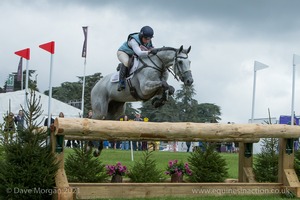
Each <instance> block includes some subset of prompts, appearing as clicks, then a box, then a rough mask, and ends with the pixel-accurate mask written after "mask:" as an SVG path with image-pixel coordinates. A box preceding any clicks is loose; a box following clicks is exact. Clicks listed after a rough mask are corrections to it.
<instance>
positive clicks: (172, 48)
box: [156, 46, 178, 51]
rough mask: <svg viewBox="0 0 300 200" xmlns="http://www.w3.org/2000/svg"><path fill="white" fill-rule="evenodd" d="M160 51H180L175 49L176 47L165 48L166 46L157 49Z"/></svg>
mask: <svg viewBox="0 0 300 200" xmlns="http://www.w3.org/2000/svg"><path fill="white" fill-rule="evenodd" d="M156 49H157V50H158V51H169V50H171V51H177V50H178V49H176V48H174V47H165V46H163V47H161V48H156Z"/></svg>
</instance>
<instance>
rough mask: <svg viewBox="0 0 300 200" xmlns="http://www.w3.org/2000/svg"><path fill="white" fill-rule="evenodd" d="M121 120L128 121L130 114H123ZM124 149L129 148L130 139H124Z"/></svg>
mask: <svg viewBox="0 0 300 200" xmlns="http://www.w3.org/2000/svg"><path fill="white" fill-rule="evenodd" d="M120 121H128V116H127V115H124V116H122V117H121V118H120ZM122 150H129V141H122Z"/></svg>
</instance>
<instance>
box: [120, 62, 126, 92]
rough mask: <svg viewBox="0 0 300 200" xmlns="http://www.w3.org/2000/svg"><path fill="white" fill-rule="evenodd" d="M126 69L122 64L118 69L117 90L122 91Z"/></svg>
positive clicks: (124, 85) (124, 84)
mask: <svg viewBox="0 0 300 200" xmlns="http://www.w3.org/2000/svg"><path fill="white" fill-rule="evenodd" d="M126 70H127V67H126V66H125V65H124V64H122V65H121V68H120V71H119V85H118V91H122V90H124V89H125V87H126V83H125V78H126Z"/></svg>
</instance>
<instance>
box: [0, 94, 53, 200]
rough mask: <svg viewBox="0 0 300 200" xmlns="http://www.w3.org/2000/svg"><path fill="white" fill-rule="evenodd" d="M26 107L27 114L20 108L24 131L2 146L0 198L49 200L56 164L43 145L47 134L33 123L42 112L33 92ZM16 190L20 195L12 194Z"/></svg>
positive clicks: (36, 123)
mask: <svg viewBox="0 0 300 200" xmlns="http://www.w3.org/2000/svg"><path fill="white" fill-rule="evenodd" d="M27 98H28V96H27ZM27 107H28V109H26V110H28V111H26V110H24V108H22V110H23V112H24V113H25V121H26V125H27V126H26V128H24V129H22V130H19V131H18V133H17V135H16V138H14V139H13V140H10V141H9V143H5V144H4V153H3V154H4V155H3V157H4V159H3V160H0V182H1V184H0V197H2V198H3V199H52V197H51V194H50V193H51V191H52V192H53V191H54V190H53V188H54V186H55V175H56V172H57V170H58V163H57V162H56V159H55V156H54V154H53V153H52V152H51V151H50V149H49V147H48V146H46V145H45V141H46V138H47V136H48V132H47V131H44V130H43V129H40V128H39V126H38V125H39V123H38V122H36V121H35V120H36V119H37V118H38V117H39V116H40V115H41V113H42V111H41V105H40V100H39V99H38V98H36V96H35V93H34V91H33V90H31V93H30V97H29V98H28V104H27ZM9 189H11V192H10V190H9ZM16 190H17V191H20V192H15V191H16ZM33 190H34V191H35V192H33ZM21 191H22V192H21ZM26 191H27V192H26ZM29 191H32V192H29ZM38 191H48V192H38Z"/></svg>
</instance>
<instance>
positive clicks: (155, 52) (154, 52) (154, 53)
mask: <svg viewBox="0 0 300 200" xmlns="http://www.w3.org/2000/svg"><path fill="white" fill-rule="evenodd" d="M157 52H158V49H151V50H150V52H149V54H153V55H156V54H157Z"/></svg>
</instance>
